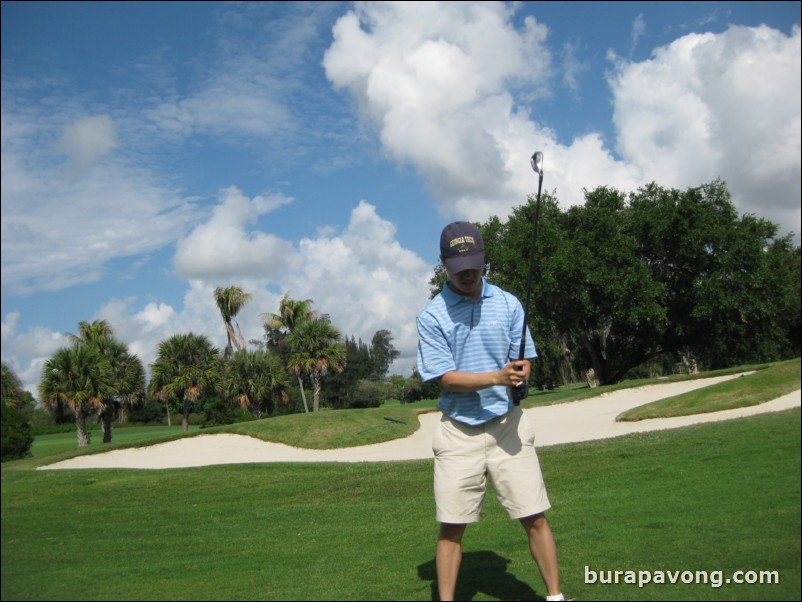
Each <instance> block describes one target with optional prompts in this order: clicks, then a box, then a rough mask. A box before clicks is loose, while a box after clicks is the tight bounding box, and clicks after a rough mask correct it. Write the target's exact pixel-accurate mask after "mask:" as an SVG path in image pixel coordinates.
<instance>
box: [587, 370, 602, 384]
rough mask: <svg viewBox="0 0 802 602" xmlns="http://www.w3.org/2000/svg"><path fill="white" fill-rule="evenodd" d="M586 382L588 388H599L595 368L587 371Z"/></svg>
mask: <svg viewBox="0 0 802 602" xmlns="http://www.w3.org/2000/svg"><path fill="white" fill-rule="evenodd" d="M585 381H586V382H587V383H588V386H589V387H590V388H591V389H594V388H596V387H598V386H599V381H598V379H597V378H596V371H595V370H594V369H593V368H590V369H588V370H586V371H585Z"/></svg>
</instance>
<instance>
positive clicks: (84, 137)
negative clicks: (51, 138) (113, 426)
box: [57, 115, 118, 172]
mask: <svg viewBox="0 0 802 602" xmlns="http://www.w3.org/2000/svg"><path fill="white" fill-rule="evenodd" d="M117 145H118V142H117V133H116V131H115V128H114V123H113V122H112V120H111V117H109V116H108V115H96V116H93V117H85V118H83V119H79V120H78V121H76V122H74V123H71V124H70V125H68V126H67V127H66V128H64V131H63V132H62V134H61V137H60V138H59V141H58V144H57V147H58V149H59V150H61V151H62V152H64V153H65V154H66V155H67V156H68V158H69V161H70V163H71V164H72V169H74V170H75V171H77V172H82V171H84V170H86V169H88V168H89V167H91V166H92V165H94V164H95V163H97V161H98V160H100V159H101V158H102V157H104V156H105V155H107V154H108V153H110V152H111V151H112V150H114V149H115V148H116V147H117Z"/></svg>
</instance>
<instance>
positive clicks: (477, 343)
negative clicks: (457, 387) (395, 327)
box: [417, 279, 537, 425]
mask: <svg viewBox="0 0 802 602" xmlns="http://www.w3.org/2000/svg"><path fill="white" fill-rule="evenodd" d="M523 319H524V311H523V307H522V306H521V302H520V301H518V299H517V298H516V297H515V296H513V295H511V294H510V293H508V292H506V291H504V290H502V289H500V288H499V287H497V286H495V285H493V284H490V283H489V282H487V280H484V279H483V285H482V295H481V297H479V299H478V300H477V301H476V302H473V301H472V300H471V299H470V298H469V297H466V296H463V295H459V294H457V293H455V292H453V291H452V290H451V289H450V288H448V285H446V286H444V287H443V290H442V291H440V294H438V295H437V296H436V297H435V298H434V299H432V300H431V301H429V303H428V304H427V305H426V307H424V308H423V311H422V312H421V313H420V314H419V315H418V319H417V325H418V372H419V373H420V375H421V378H422V379H423V380H424V381H429V380H434V379H436V378H440V377H441V376H443V375H444V374H445V373H446V372H450V371H452V370H457V371H459V372H489V371H492V370H498V369H500V368H502V367H504V366H505V365H506V364H507V363H508V362H509V361H510V360H511V359H518V351H519V347H520V345H521V327H522V326H523ZM526 335H527V336H526V354H525V355H526V357H527V358H529V359H531V358H534V357H537V352H536V351H535V343H534V341H533V340H532V336H531V335H530V333H529V330H528V329H527V332H526ZM437 407H438V408H439V409H440V410H441V411H442V412H443V414H445V415H446V416H449V417H450V418H453V419H454V420H458V421H459V422H464V423H466V424H472V425H475V424H483V423H485V422H487V421H489V420H493V419H494V418H498V417H499V416H503V415H504V414H506V413H507V412H509V411H510V408H511V407H512V400H511V398H510V393H509V389H508V388H507V387H505V386H503V385H498V386H495V387H489V388H487V389H482V390H480V391H476V392H466V393H456V392H450V391H445V390H444V391H443V392H442V395H441V398H440V403H439V404H438V405H437Z"/></svg>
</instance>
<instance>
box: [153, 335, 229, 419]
mask: <svg viewBox="0 0 802 602" xmlns="http://www.w3.org/2000/svg"><path fill="white" fill-rule="evenodd" d="M220 359H221V358H220V351H219V350H218V349H217V348H216V347H214V346H212V344H211V343H210V342H209V339H208V338H207V337H205V336H203V335H196V334H192V333H189V334H176V335H173V336H171V337H170V338H169V339H167V340H165V341H162V342H161V343H159V351H158V354H157V357H156V360H155V361H154V362H153V363H152V364H151V365H150V370H151V379H150V384H149V385H148V387H149V392H150V394H151V395H152V396H153V397H155V398H157V399H161V400H162V401H164V402H165V403H169V402H170V401H171V400H177V401H179V402H180V403H181V414H182V419H181V430H182V431H184V432H186V431H187V429H188V427H189V413H190V411H191V410H192V406H193V405H194V403H195V402H196V401H197V400H198V398H199V397H200V396H201V395H203V394H204V393H213V392H215V391H216V390H217V389H218V386H219V385H220V382H221V378H222V364H221V361H220Z"/></svg>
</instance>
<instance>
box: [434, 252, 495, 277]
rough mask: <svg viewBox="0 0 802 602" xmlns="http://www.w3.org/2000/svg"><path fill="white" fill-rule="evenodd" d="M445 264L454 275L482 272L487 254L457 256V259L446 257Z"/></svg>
mask: <svg viewBox="0 0 802 602" xmlns="http://www.w3.org/2000/svg"><path fill="white" fill-rule="evenodd" d="M443 263H444V264H445V266H446V269H447V270H448V271H449V272H451V273H452V274H457V273H459V272H462V271H464V270H481V269H483V268H484V267H485V254H484V253H470V254H466V255H457V256H456V257H445V258H443Z"/></svg>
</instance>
